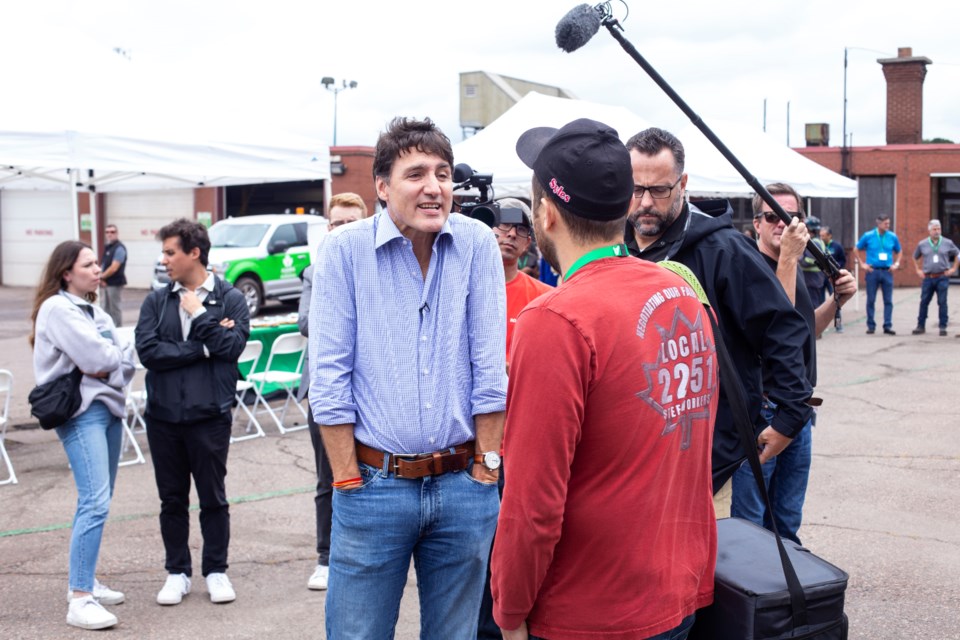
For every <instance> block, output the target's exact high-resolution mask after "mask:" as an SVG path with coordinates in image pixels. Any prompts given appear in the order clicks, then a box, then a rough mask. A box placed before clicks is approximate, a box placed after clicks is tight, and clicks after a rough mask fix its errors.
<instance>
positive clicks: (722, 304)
mask: <svg viewBox="0 0 960 640" xmlns="http://www.w3.org/2000/svg"><path fill="white" fill-rule="evenodd" d="M698 206H699V207H702V208H703V209H704V210H707V211H709V213H710V214H709V215H708V213H704V211H703V210H701V209H700V208H698ZM624 239H625V241H626V244H627V246H628V247H629V248H630V253H631V254H632V255H635V256H638V257H640V258H643V259H645V260H650V261H653V262H659V261H661V260H675V261H677V262H680V263H683V264H684V265H686V266H687V267H689V268H690V269H691V270H692V271H693V272H694V274H695V275H696V276H697V278H698V279H699V280H700V283H701V284H702V285H703V288H704V291H705V292H706V294H707V298H708V299H709V300H710V305H711V306H712V307H713V309H714V311H715V313H716V314H717V321H718V323H719V326H720V333H721V335H722V338H723V342H724V344H725V345H726V346H727V350H728V351H729V352H730V356H731V358H732V359H733V362H734V366H736V368H737V371H739V372H740V380H741V381H742V382H743V388H744V390H745V391H746V393H747V404H748V409H749V411H750V419H751V421H752V422H753V424H754V426H755V429H756V432H757V433H758V434H759V432H760V431H762V430H763V429H764V428H765V427H766V426H767V424H766V423H765V422H764V421H763V419H762V418H761V417H760V408H761V404H762V402H763V394H764V393H766V394H767V395H768V396H769V397H770V399H771V400H773V401H774V402H775V403H776V404H777V405H778V407H777V410H776V414H775V416H774V419H773V422H772V426H773V428H774V429H776V430H777V431H779V432H780V433H782V434H783V435H785V436H787V437H790V438H793V437H795V436H796V435H797V434H798V433H799V432H800V429H802V428H803V425H805V424H806V423H807V421H808V420H810V418H811V416H812V415H813V409H812V408H810V406H808V405H807V402H806V401H807V400H808V399H809V398H810V397H811V395H813V390H812V388H811V387H810V383H809V382H808V381H807V377H806V369H805V367H804V345H805V342H806V340H807V336H808V335H809V333H810V329H809V327H808V326H807V323H806V322H805V321H804V319H803V317H802V316H801V315H800V313H798V312H797V310H796V309H794V307H793V305H792V304H790V299H789V298H787V296H786V294H785V293H784V292H783V287H782V286H781V285H780V282H779V281H778V280H777V278H776V274H775V273H773V272H772V271H771V270H770V267H769V266H767V264H766V263H765V262H764V260H763V255H762V254H761V253H760V251H759V250H758V249H757V246H756V242H754V241H753V240H750V239H749V238H747V237H746V236H744V235H743V234H742V233H740V232H739V231H737V230H736V229H734V227H733V224H732V210H731V209H730V205H729V203H727V202H726V201H725V200H722V201H709V202H699V203H697V206H695V205H692V204H685V205H684V207H683V210H682V211H681V212H680V215H679V216H678V217H677V219H676V220H675V221H674V223H673V224H672V225H670V227H669V228H668V229H667V230H666V232H664V234H663V236H662V237H661V238H660V239H659V240H658V241H657V242H656V243H654V244H653V245H651V246H650V247H648V248H647V249H646V250H645V251H643V252H640V251H639V250H638V247H637V243H636V241H635V240H634V237H633V227H632V226H630V225H629V224H628V225H627V229H626V232H625V234H624ZM764 368H766V371H767V384H766V385H765V384H764ZM745 459H746V453H745V452H744V451H743V447H742V446H741V445H740V440H739V437H738V435H737V429H736V427H735V426H734V423H733V415H732V414H731V412H730V405H729V403H728V402H727V399H726V396H725V394H724V386H723V381H722V380H721V383H720V403H719V407H718V409H717V420H716V424H715V426H714V431H713V490H714V492H716V491H719V490H720V488H721V487H723V485H724V483H725V482H726V481H727V480H728V479H729V478H730V476H731V475H732V474H733V472H734V471H736V469H737V467H739V466H740V463H741V462H743V460H745Z"/></svg>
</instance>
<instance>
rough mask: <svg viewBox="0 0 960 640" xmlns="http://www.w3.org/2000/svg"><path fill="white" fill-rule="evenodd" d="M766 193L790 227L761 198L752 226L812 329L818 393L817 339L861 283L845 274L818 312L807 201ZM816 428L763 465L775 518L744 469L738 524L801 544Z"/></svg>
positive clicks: (811, 375)
mask: <svg viewBox="0 0 960 640" xmlns="http://www.w3.org/2000/svg"><path fill="white" fill-rule="evenodd" d="M767 191H769V192H770V195H772V196H773V198H774V199H775V200H776V201H777V203H778V204H779V205H780V206H781V207H782V208H783V210H784V211H786V212H787V215H789V216H790V217H791V222H790V224H785V223H784V222H783V220H781V219H780V217H779V216H778V215H777V214H776V213H774V212H773V208H772V207H771V206H770V205H769V204H767V203H766V202H764V201H763V200H762V199H761V198H760V196H754V197H753V226H754V228H755V229H756V231H757V247H758V248H759V249H760V253H761V254H762V255H763V259H764V261H765V262H766V263H767V265H768V266H769V268H770V271H771V272H773V273H775V274H776V275H777V280H779V281H780V284H781V285H783V290H784V292H785V293H786V294H787V297H788V298H790V300H791V301H792V302H793V304H794V307H796V309H797V311H799V312H800V314H801V315H802V316H803V318H804V320H805V321H806V323H807V326H808V327H809V331H808V333H807V337H806V343H805V345H804V351H803V353H804V365H805V366H806V372H807V380H808V381H809V382H810V386H811V387H816V386H817V339H816V336H818V335H820V334H821V333H823V331H824V330H826V328H827V327H828V326H829V325H830V322H831V321H832V320H833V318H834V315H835V314H836V312H837V306H838V304H839V305H840V306H843V304H844V303H845V302H846V301H847V300H849V299H850V298H851V297H853V294H855V293H856V292H857V282H856V280H854V278H853V276H852V275H850V272H849V271H847V270H845V269H844V270H841V271H840V277H839V278H837V280H836V281H835V282H834V283H833V286H834V287H835V290H836V296H830V298H829V299H827V300H825V301H823V302H822V303H820V304H819V306H817V307H814V305H815V304H817V303H818V302H819V301H817V300H814V299H813V297H812V294H811V292H810V289H809V288H808V286H807V283H806V281H805V279H804V273H805V272H804V270H803V264H804V261H805V253H804V252H805V250H806V247H807V241H808V240H810V236H811V233H813V229H809V230H808V229H807V226H806V224H805V223H804V221H805V220H806V219H807V216H806V214H805V212H804V210H803V201H802V199H801V198H800V196H799V194H797V192H796V190H794V188H793V187H791V186H790V185H788V184H783V183H779V182H778V183H775V184H770V185H767ZM838 300H839V301H838ZM766 382H767V378H765V379H764V384H766ZM774 409H775V405H774V403H773V402H772V401H770V400H765V401H764V405H763V415H765V416H770V415H771V413H772V411H773V410H774ZM815 422H816V420H811V421H810V422H808V423H807V424H806V425H804V427H803V429H801V430H800V433H799V434H797V436H796V437H795V438H794V440H793V442H792V443H791V444H790V446H789V447H787V448H786V449H784V450H783V452H782V453H780V454H779V455H778V456H776V457H775V458H772V459H771V460H768V461H767V462H765V463H764V465H763V478H764V482H765V484H766V486H767V489H768V491H769V494H770V502H771V506H772V508H773V513H767V509H766V507H765V506H764V503H763V498H761V496H760V490H759V488H758V487H757V482H756V480H754V477H753V472H752V471H751V470H750V467H749V466H748V465H744V466H741V467H740V469H738V470H737V472H736V473H735V474H734V476H733V508H732V515H733V516H734V517H735V518H744V519H746V520H750V521H751V522H753V523H754V524H757V525H759V526H762V527H766V528H768V529H770V530H771V531H772V530H773V528H772V525H771V521H773V522H776V524H777V531H779V532H780V535H782V536H783V537H785V538H789V539H790V540H793V541H794V542H796V543H797V544H800V538H799V537H798V534H797V532H798V531H799V530H800V523H801V520H802V516H803V502H804V498H805V497H806V493H807V479H808V477H809V475H810V456H811V445H812V438H813V433H812V430H813V424H814V423H815Z"/></svg>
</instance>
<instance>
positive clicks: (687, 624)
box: [530, 613, 696, 640]
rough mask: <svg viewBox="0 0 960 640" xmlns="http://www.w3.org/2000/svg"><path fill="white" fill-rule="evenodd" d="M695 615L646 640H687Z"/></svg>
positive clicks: (538, 639) (536, 637) (532, 637)
mask: <svg viewBox="0 0 960 640" xmlns="http://www.w3.org/2000/svg"><path fill="white" fill-rule="evenodd" d="M695 616H696V614H694V613H691V614H690V615H689V616H687V617H686V618H684V619H683V620H681V621H680V624H678V625H677V626H676V627H674V628H673V629H670V630H669V631H664V632H663V633H658V634H657V635H655V636H651V637H649V638H647V640H687V636H688V635H690V629H692V628H693V621H694V620H695ZM530 640H547V639H546V638H541V637H540V636H530Z"/></svg>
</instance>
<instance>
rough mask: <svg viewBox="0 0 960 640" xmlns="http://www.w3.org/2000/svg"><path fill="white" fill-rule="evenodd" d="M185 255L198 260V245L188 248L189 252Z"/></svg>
mask: <svg viewBox="0 0 960 640" xmlns="http://www.w3.org/2000/svg"><path fill="white" fill-rule="evenodd" d="M187 255H188V256H190V258H191V259H193V260H199V259H200V247H194V248H193V249H190V253H188V254H187Z"/></svg>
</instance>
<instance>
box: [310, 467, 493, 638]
mask: <svg viewBox="0 0 960 640" xmlns="http://www.w3.org/2000/svg"><path fill="white" fill-rule="evenodd" d="M360 475H361V477H362V480H363V484H362V486H361V487H360V488H358V489H349V490H346V491H344V490H341V489H334V490H333V531H332V535H331V546H330V583H329V589H328V591H327V605H326V626H327V638H329V639H330V640H346V639H349V640H367V639H368V638H392V637H393V635H394V627H395V626H396V624H397V617H398V615H399V612H400V598H401V596H402V595H403V588H404V586H405V585H406V583H407V572H408V571H409V568H410V558H411V556H412V557H413V560H414V564H415V567H416V571H417V589H418V590H419V592H420V638H421V639H423V640H476V637H477V611H478V610H479V609H480V598H481V593H482V591H483V580H484V577H485V575H486V571H487V559H488V557H489V555H490V543H491V541H492V540H493V532H494V529H495V528H496V525H497V515H498V513H499V511H500V499H499V496H498V494H497V483H492V484H484V483H481V482H478V481H477V480H474V479H473V477H472V476H471V475H470V471H469V470H464V471H458V472H448V473H444V474H442V475H438V476H427V477H425V478H420V479H416V480H411V479H404V478H397V477H396V476H395V475H393V474H392V473H385V472H384V471H383V469H379V468H376V467H371V466H369V465H365V464H360Z"/></svg>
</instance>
